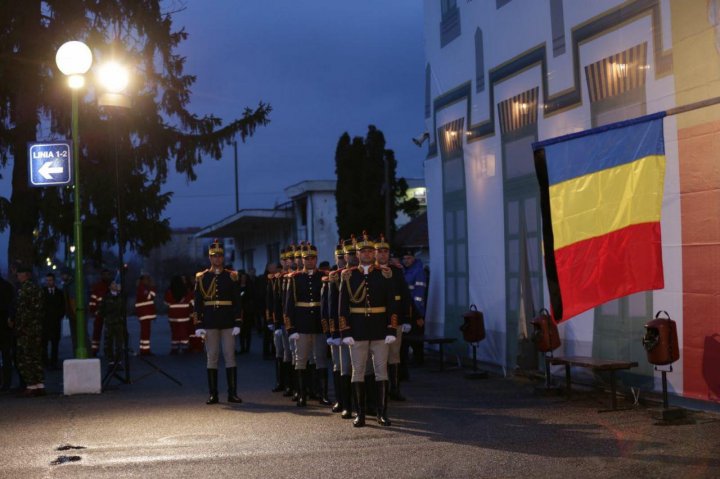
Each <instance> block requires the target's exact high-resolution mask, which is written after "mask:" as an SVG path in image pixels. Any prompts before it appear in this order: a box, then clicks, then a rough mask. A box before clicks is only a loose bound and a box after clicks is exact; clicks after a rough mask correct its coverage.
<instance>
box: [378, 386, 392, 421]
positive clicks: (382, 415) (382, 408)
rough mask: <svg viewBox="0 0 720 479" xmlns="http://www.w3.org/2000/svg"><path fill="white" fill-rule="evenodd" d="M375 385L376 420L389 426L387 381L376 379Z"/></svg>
mask: <svg viewBox="0 0 720 479" xmlns="http://www.w3.org/2000/svg"><path fill="white" fill-rule="evenodd" d="M376 385H377V386H376V388H375V391H376V393H377V394H376V397H377V421H378V424H380V425H381V426H389V425H390V419H388V417H387V403H388V381H377V382H376Z"/></svg>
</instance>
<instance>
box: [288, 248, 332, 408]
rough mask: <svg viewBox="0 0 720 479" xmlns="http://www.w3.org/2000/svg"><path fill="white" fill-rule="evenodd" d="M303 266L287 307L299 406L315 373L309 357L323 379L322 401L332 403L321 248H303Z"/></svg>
mask: <svg viewBox="0 0 720 479" xmlns="http://www.w3.org/2000/svg"><path fill="white" fill-rule="evenodd" d="M301 255H302V260H303V269H302V270H300V271H296V272H295V274H293V275H292V276H290V282H289V285H288V291H287V302H286V308H285V328H286V329H287V332H288V335H289V336H288V337H289V339H290V340H291V341H293V340H294V341H295V342H296V350H295V374H296V376H297V384H298V391H299V397H298V399H297V405H298V406H300V407H304V406H305V405H306V404H307V391H306V388H307V386H308V385H310V384H312V376H311V374H310V371H309V370H308V369H307V364H308V360H309V359H310V358H313V359H314V362H315V370H316V373H317V374H318V377H319V381H320V398H319V401H320V403H321V404H324V405H330V404H331V403H330V400H329V399H328V398H327V345H326V342H325V332H326V331H323V326H322V322H321V320H320V319H321V318H320V305H321V303H320V289H321V287H322V281H321V278H322V273H320V272H319V271H318V270H317V248H316V247H315V246H313V245H311V244H307V245H305V246H304V247H303V248H301Z"/></svg>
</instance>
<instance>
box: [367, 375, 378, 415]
mask: <svg viewBox="0 0 720 479" xmlns="http://www.w3.org/2000/svg"><path fill="white" fill-rule="evenodd" d="M365 385H366V387H367V390H368V391H370V394H366V395H365V412H366V413H367V414H368V416H374V415H375V414H377V402H376V401H375V394H374V393H373V391H375V375H374V374H370V375H365Z"/></svg>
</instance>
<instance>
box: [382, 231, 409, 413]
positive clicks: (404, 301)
mask: <svg viewBox="0 0 720 479" xmlns="http://www.w3.org/2000/svg"><path fill="white" fill-rule="evenodd" d="M375 261H376V262H377V264H378V265H379V266H383V267H388V268H390V269H391V270H392V280H393V294H394V298H395V305H396V306H395V310H396V311H397V312H398V319H399V321H400V327H398V329H397V336H396V337H397V340H396V341H395V342H394V343H392V344H391V345H390V352H389V354H388V377H389V380H390V393H389V395H390V399H394V400H395V401H405V397H404V396H403V395H402V394H401V393H400V347H401V345H402V336H403V334H405V333H409V332H410V329H411V328H412V326H411V324H410V321H411V319H412V306H411V304H410V294H409V290H408V287H407V283H405V276H404V274H403V270H402V268H400V267H398V266H396V265H394V264H391V263H390V244H389V243H388V242H387V241H386V240H385V236H384V235H380V240H379V241H378V242H377V243H375Z"/></svg>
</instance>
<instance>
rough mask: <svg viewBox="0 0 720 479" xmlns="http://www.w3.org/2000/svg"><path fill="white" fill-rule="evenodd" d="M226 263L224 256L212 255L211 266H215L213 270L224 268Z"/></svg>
mask: <svg viewBox="0 0 720 479" xmlns="http://www.w3.org/2000/svg"><path fill="white" fill-rule="evenodd" d="M224 262H225V257H224V255H222V254H211V255H210V264H211V265H212V266H213V268H220V267H222V265H223V263H224Z"/></svg>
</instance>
